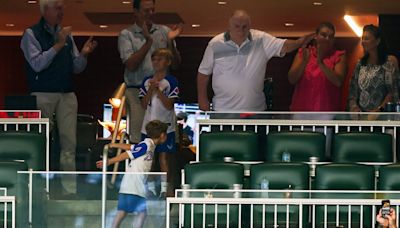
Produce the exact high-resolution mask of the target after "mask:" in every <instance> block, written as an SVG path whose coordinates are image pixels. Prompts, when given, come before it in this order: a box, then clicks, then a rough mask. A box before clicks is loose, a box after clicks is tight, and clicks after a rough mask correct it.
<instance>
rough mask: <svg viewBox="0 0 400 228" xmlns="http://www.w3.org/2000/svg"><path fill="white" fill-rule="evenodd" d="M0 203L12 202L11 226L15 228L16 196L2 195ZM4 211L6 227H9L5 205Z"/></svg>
mask: <svg viewBox="0 0 400 228" xmlns="http://www.w3.org/2000/svg"><path fill="white" fill-rule="evenodd" d="M0 203H4V204H5V205H7V203H11V227H12V228H15V213H16V211H15V196H0ZM4 213H5V215H4V219H5V221H4V227H7V222H8V221H7V207H5V210H4Z"/></svg>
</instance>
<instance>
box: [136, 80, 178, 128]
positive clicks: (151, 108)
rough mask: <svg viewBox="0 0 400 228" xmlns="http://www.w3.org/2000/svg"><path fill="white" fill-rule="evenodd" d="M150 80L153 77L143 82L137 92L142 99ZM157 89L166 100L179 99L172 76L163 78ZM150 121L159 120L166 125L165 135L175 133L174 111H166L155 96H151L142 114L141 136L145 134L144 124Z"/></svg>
mask: <svg viewBox="0 0 400 228" xmlns="http://www.w3.org/2000/svg"><path fill="white" fill-rule="evenodd" d="M152 78H153V76H150V77H147V78H145V79H144V80H143V84H142V87H141V88H140V92H139V97H140V98H143V97H144V96H146V95H147V91H148V90H149V87H150V80H151V79H152ZM159 89H160V90H161V91H162V92H163V94H164V95H165V96H166V97H168V98H172V99H178V97H179V88H178V81H177V80H176V78H175V77H174V76H172V75H167V76H165V78H164V79H162V80H161V81H160V82H159ZM152 120H159V121H161V122H164V123H166V124H168V129H167V133H170V132H174V131H175V110H174V109H172V110H168V109H167V108H165V106H164V105H163V103H162V102H161V100H160V99H159V98H158V97H157V95H156V94H153V97H152V98H151V100H150V102H149V104H148V105H147V109H146V112H145V114H144V119H143V124H142V133H143V134H146V124H147V123H148V122H150V121H152Z"/></svg>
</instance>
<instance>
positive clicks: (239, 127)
mask: <svg viewBox="0 0 400 228" xmlns="http://www.w3.org/2000/svg"><path fill="white" fill-rule="evenodd" d="M251 115H254V116H253V117H252V118H248V117H243V118H242V117H240V113H219V112H208V113H206V119H199V120H197V121H196V127H195V133H196V142H195V144H196V148H197V153H196V161H199V160H200V153H199V151H200V135H201V134H202V133H204V132H213V131H222V130H226V129H228V130H230V131H253V132H255V133H259V132H260V129H261V128H263V129H262V133H265V134H266V135H268V134H269V133H270V132H272V131H277V132H281V131H294V130H296V131H312V132H322V133H324V134H325V135H327V134H328V133H339V132H354V131H356V132H357V131H358V132H362V131H370V132H375V131H378V132H382V133H390V134H391V135H392V137H393V140H392V143H393V144H392V148H393V159H394V161H396V146H397V143H396V142H397V130H398V128H399V127H400V113H347V112H338V113H330V112H254V113H251Z"/></svg>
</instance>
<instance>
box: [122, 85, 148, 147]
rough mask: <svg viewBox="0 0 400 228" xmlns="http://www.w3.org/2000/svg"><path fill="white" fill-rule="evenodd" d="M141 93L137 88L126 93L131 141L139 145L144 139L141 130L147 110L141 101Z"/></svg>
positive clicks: (127, 90)
mask: <svg viewBox="0 0 400 228" xmlns="http://www.w3.org/2000/svg"><path fill="white" fill-rule="evenodd" d="M139 91H140V90H139V89H137V88H127V89H126V91H125V96H126V110H127V111H128V116H129V123H128V130H129V136H130V141H131V142H133V143H139V142H140V141H141V139H142V133H141V130H142V124H143V118H144V112H145V110H144V109H143V108H142V105H141V102H140V99H139Z"/></svg>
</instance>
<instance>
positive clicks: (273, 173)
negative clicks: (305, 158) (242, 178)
mask: <svg viewBox="0 0 400 228" xmlns="http://www.w3.org/2000/svg"><path fill="white" fill-rule="evenodd" d="M250 173H251V175H250V186H251V189H260V187H261V182H262V181H263V179H266V180H268V182H269V189H271V190H285V189H289V188H290V189H292V190H308V189H309V178H308V177H309V168H308V165H306V164H303V163H262V164H257V165H252V166H251V168H250ZM254 197H257V198H265V197H269V198H285V197H288V195H287V193H285V191H283V192H279V193H268V194H266V193H255V194H254ZM290 197H292V198H308V193H292V194H291V196H290ZM307 208H308V207H303V212H304V214H303V220H302V221H303V222H306V221H308V209H307ZM286 210H287V208H286V206H278V207H277V211H278V217H277V222H278V225H282V226H285V225H286ZM262 211H263V210H262V206H254V212H253V213H254V216H253V218H254V223H255V224H256V225H262V217H263V216H262V213H263V212H262ZM289 213H290V215H289V218H290V223H291V224H292V225H294V224H297V225H298V221H299V209H298V207H290V209H289ZM265 218H266V223H267V224H266V225H271V226H272V225H273V222H274V208H273V207H272V206H266V207H265ZM303 226H306V223H304V224H303Z"/></svg>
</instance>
